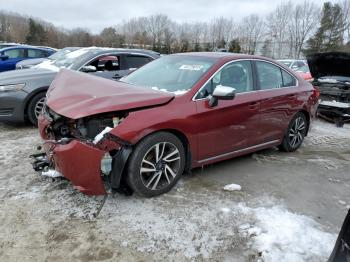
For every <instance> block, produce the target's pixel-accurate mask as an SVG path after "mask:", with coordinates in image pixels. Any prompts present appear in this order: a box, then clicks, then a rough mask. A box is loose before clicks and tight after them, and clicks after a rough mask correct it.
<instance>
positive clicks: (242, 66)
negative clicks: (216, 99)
mask: <svg viewBox="0 0 350 262" xmlns="http://www.w3.org/2000/svg"><path fill="white" fill-rule="evenodd" d="M218 85H222V86H229V87H233V88H235V89H236V93H244V92H249V91H253V90H254V84H253V72H252V64H251V62H250V61H238V62H233V63H231V64H229V65H226V66H225V67H224V68H222V69H221V70H220V71H219V72H217V73H216V74H215V75H214V76H213V77H212V79H211V80H210V81H209V82H208V83H207V84H206V85H205V86H204V87H203V88H202V89H201V90H200V91H199V93H198V95H197V96H196V99H201V98H205V97H207V96H209V95H211V94H212V93H213V91H214V89H215V88H216V86H218Z"/></svg>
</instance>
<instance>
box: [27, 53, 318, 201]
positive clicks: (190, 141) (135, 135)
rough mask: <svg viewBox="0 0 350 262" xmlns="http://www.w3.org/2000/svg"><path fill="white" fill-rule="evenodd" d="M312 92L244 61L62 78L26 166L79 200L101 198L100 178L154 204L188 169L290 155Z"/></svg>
mask: <svg viewBox="0 0 350 262" xmlns="http://www.w3.org/2000/svg"><path fill="white" fill-rule="evenodd" d="M73 87H74V88H73ZM317 94H318V93H317V92H316V90H315V89H314V87H313V86H312V85H311V84H310V83H308V82H306V81H305V80H303V79H302V78H301V77H300V76H298V75H297V74H296V73H294V72H293V71H291V70H289V69H288V68H286V67H284V66H282V65H280V64H278V63H276V62H275V61H273V60H270V59H267V58H262V57H257V56H249V55H243V54H230V53H218V52H217V53H186V54H177V55H168V56H164V57H161V58H159V59H157V60H155V61H153V62H151V63H149V64H147V65H145V66H144V67H142V68H140V69H138V70H136V71H135V72H133V73H131V74H129V75H128V76H126V77H123V78H122V79H121V80H120V81H119V82H114V81H110V80H107V79H103V78H97V77H94V76H89V75H86V74H82V73H79V72H73V71H69V70H62V71H60V73H58V74H57V75H56V78H55V80H54V82H53V83H52V84H51V86H50V89H49V91H48V93H47V102H46V106H45V108H44V110H43V113H42V115H41V116H40V118H39V131H40V134H41V136H42V138H43V139H44V140H45V142H44V148H45V150H46V153H41V154H38V155H36V156H34V158H35V162H34V164H33V166H34V169H35V170H39V171H40V170H46V172H49V173H51V174H52V173H53V174H56V175H58V174H61V175H63V176H64V177H66V178H68V179H69V180H70V181H71V182H72V183H73V185H75V186H76V188H78V189H79V190H80V191H82V192H84V193H86V194H96V195H98V194H105V193H106V189H105V187H104V184H103V179H104V180H105V181H108V182H107V184H108V185H110V186H111V188H112V190H117V191H118V190H119V191H126V192H130V189H132V190H133V191H134V192H137V193H138V194H141V195H144V196H155V195H158V194H162V193H165V192H167V191H169V190H170V189H171V188H172V187H173V186H174V185H175V183H176V182H177V181H178V179H179V178H180V176H181V175H182V173H183V172H184V171H186V170H187V171H188V170H190V169H191V168H194V167H200V166H203V165H207V164H210V163H214V162H217V161H221V160H225V159H228V158H232V157H236V156H240V155H243V154H247V153H251V152H254V151H257V150H261V149H264V148H268V147H273V146H279V148H280V149H281V150H283V151H288V152H290V151H295V150H296V149H298V148H299V147H300V145H301V144H302V142H303V139H304V137H305V136H306V135H307V133H308V130H309V126H310V123H311V119H312V118H313V116H315V113H316V107H317V101H318V97H317ZM101 162H102V163H103V165H101ZM50 167H54V168H55V169H56V171H54V170H47V169H48V168H50ZM101 170H102V171H101ZM101 172H102V174H103V176H101Z"/></svg>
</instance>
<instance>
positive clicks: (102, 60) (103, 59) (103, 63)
mask: <svg viewBox="0 0 350 262" xmlns="http://www.w3.org/2000/svg"><path fill="white" fill-rule="evenodd" d="M119 61H120V57H119V56H116V55H104V56H100V57H98V58H96V59H95V60H93V61H92V62H91V63H90V64H88V65H89V66H94V67H96V71H117V70H120V65H119Z"/></svg>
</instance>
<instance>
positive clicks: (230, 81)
mask: <svg viewBox="0 0 350 262" xmlns="http://www.w3.org/2000/svg"><path fill="white" fill-rule="evenodd" d="M217 85H223V86H230V87H233V88H235V89H236V97H235V98H234V99H233V100H220V101H219V102H218V105H217V106H215V107H210V106H209V103H208V101H209V98H208V96H210V95H211V94H212V92H213V90H214V89H215V87H216V86H217ZM195 103H196V107H197V117H196V129H197V134H198V152H199V153H198V158H199V159H198V161H203V160H205V159H208V158H211V157H215V156H219V155H222V154H225V153H230V152H232V151H235V150H240V149H244V148H247V147H250V146H253V145H255V144H256V141H257V140H258V138H257V130H258V126H259V110H260V102H259V97H258V95H257V92H256V91H255V87H254V78H253V70H252V63H251V62H250V61H248V60H245V61H237V62H232V63H230V64H228V65H226V66H225V67H223V68H222V69H221V70H220V71H219V72H217V73H216V74H215V75H214V77H213V78H212V79H211V80H210V81H209V82H208V83H207V84H206V85H205V86H204V87H203V88H202V89H201V90H200V92H199V93H198V95H197V96H196V98H195Z"/></svg>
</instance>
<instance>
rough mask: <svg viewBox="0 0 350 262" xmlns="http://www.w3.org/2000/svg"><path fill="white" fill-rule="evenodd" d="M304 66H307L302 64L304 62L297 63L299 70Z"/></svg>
mask: <svg viewBox="0 0 350 262" xmlns="http://www.w3.org/2000/svg"><path fill="white" fill-rule="evenodd" d="M304 65H305V64H304V62H302V61H298V62H297V66H298V68H300V67H303V66H304Z"/></svg>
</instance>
